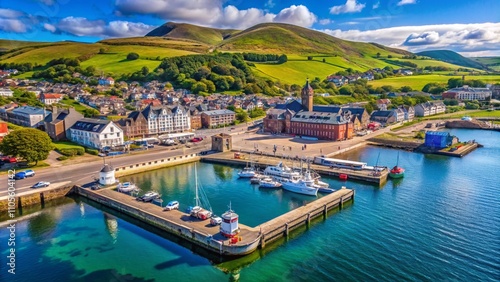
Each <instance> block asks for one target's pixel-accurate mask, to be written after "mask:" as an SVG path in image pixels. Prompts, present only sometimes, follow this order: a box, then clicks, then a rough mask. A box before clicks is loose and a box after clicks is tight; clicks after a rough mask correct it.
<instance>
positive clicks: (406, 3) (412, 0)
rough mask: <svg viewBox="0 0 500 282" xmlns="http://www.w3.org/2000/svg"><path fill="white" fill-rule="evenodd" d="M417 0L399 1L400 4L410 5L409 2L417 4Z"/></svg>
mask: <svg viewBox="0 0 500 282" xmlns="http://www.w3.org/2000/svg"><path fill="white" fill-rule="evenodd" d="M416 3H417V0H400V1H399V2H398V6H403V5H409V4H416Z"/></svg>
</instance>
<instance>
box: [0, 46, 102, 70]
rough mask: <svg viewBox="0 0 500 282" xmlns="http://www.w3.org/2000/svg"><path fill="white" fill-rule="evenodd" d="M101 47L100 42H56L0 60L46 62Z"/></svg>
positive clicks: (94, 51) (90, 51)
mask: <svg viewBox="0 0 500 282" xmlns="http://www.w3.org/2000/svg"><path fill="white" fill-rule="evenodd" d="M99 48H102V45H101V44H85V43H57V44H53V45H49V46H46V47H42V48H36V49H31V50H29V51H26V52H23V53H21V54H19V55H17V56H14V57H10V58H7V59H5V60H4V59H3V58H5V57H7V56H9V54H5V55H4V56H2V57H0V60H1V61H3V62H5V63H10V62H16V63H29V62H31V63H34V64H35V63H37V64H42V65H44V64H46V63H48V62H49V61H50V60H53V59H57V58H77V57H79V56H82V55H87V54H96V53H98V52H99Z"/></svg>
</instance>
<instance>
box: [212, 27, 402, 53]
mask: <svg viewBox="0 0 500 282" xmlns="http://www.w3.org/2000/svg"><path fill="white" fill-rule="evenodd" d="M217 49H219V50H221V51H249V52H258V53H285V54H300V55H305V54H308V55H318V54H321V55H336V56H344V57H348V56H356V57H365V56H369V57H375V55H376V54H377V53H380V54H381V55H382V56H387V55H398V54H399V55H401V54H403V55H404V54H411V53H410V52H407V51H404V50H396V49H392V48H379V47H377V46H376V45H374V44H371V43H362V42H352V41H347V40H342V39H339V38H336V37H333V36H330V35H328V34H326V33H323V32H319V31H315V30H311V29H307V28H303V27H299V26H295V25H291V24H282V23H264V24H258V25H255V26H253V27H250V28H248V29H246V30H244V31H241V32H239V33H236V34H234V35H232V36H230V37H229V38H227V39H226V40H224V41H222V43H220V44H219V45H218V47H217Z"/></svg>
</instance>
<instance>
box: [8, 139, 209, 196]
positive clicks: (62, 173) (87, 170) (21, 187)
mask: <svg viewBox="0 0 500 282" xmlns="http://www.w3.org/2000/svg"><path fill="white" fill-rule="evenodd" d="M206 142H208V141H206ZM157 147H159V146H157ZM207 147H208V146H207V145H204V144H199V145H197V146H193V147H191V148H182V149H176V150H171V149H170V147H161V148H164V150H162V149H159V150H151V151H150V152H143V153H142V154H135V155H134V154H131V155H122V156H118V157H106V158H105V160H99V161H93V162H87V163H80V164H73V165H65V166H60V167H48V168H43V169H36V170H35V172H36V175H35V176H34V177H30V178H26V179H20V180H16V182H15V185H14V187H15V188H16V193H21V192H25V191H27V190H30V189H33V188H31V186H32V185H33V184H35V183H37V182H39V181H48V182H50V183H58V182H66V181H71V182H73V183H74V184H85V183H89V182H92V181H94V178H96V177H98V176H99V171H100V170H101V169H102V166H103V163H104V161H106V163H109V164H111V165H112V166H113V167H119V166H126V165H132V164H136V163H142V162H147V161H151V160H156V159H161V158H165V157H172V156H178V155H184V154H192V153H199V152H201V151H203V150H205V149H206V148H207ZM21 170H24V169H18V171H21ZM7 177H8V175H7V174H3V175H1V176H0V183H2V184H1V185H0V198H2V197H4V196H6V195H7V187H8V185H7Z"/></svg>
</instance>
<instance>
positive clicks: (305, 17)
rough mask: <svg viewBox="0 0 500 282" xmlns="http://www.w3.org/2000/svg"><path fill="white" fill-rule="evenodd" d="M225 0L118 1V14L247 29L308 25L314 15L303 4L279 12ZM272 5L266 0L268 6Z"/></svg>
mask: <svg viewBox="0 0 500 282" xmlns="http://www.w3.org/2000/svg"><path fill="white" fill-rule="evenodd" d="M225 2H226V1H225V0H205V1H201V0H196V1H195V0H192V1H186V0H149V1H148V3H147V5H145V4H144V1H142V0H117V1H116V14H117V15H124V16H127V15H141V14H145V15H153V16H156V17H159V18H161V19H165V20H169V21H182V22H189V23H193V24H199V25H204V26H213V27H221V28H240V29H243V28H248V27H250V26H253V25H256V24H258V23H263V22H283V23H290V24H295V25H300V26H305V27H310V26H312V25H313V23H315V22H316V21H317V17H316V15H314V14H313V13H312V12H310V11H309V9H308V8H307V7H306V6H304V5H291V6H290V7H288V8H284V9H283V10H281V11H280V12H279V13H278V14H274V13H270V12H267V11H264V10H262V9H257V8H248V9H245V10H240V9H238V8H237V7H235V6H233V5H228V6H225V7H224V3H225ZM269 4H274V2H273V1H268V2H267V5H269Z"/></svg>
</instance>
